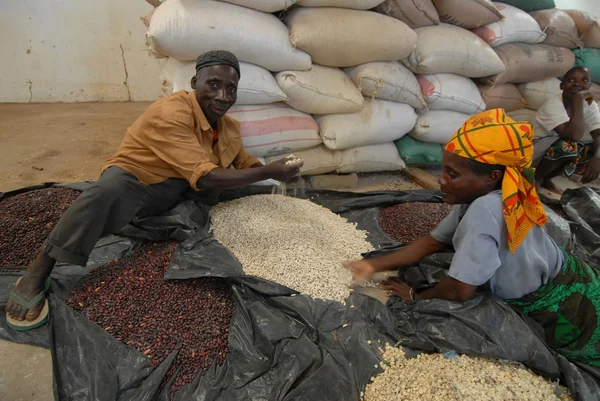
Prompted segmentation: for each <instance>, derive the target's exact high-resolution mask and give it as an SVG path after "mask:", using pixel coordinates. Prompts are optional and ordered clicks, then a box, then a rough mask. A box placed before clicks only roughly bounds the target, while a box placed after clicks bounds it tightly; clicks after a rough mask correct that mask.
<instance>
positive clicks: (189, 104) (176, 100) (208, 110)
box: [6, 51, 302, 331]
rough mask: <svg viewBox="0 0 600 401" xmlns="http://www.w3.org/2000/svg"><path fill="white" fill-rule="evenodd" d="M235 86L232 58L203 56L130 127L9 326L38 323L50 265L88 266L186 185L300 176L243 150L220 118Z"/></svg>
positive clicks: (19, 289)
mask: <svg viewBox="0 0 600 401" xmlns="http://www.w3.org/2000/svg"><path fill="white" fill-rule="evenodd" d="M239 80H240V66H239V62H238V59H237V58H236V56H235V55H233V54H232V53H229V52H227V51H211V52H208V53H205V54H203V55H201V56H200V57H198V59H197V61H196V75H195V76H194V77H192V81H191V84H192V88H193V89H194V91H193V92H191V93H188V92H186V91H180V92H176V93H173V94H171V95H169V96H166V97H163V98H161V99H159V100H158V101H156V102H154V103H153V104H152V105H150V107H149V108H148V109H147V110H146V111H145V112H144V114H142V116H141V117H139V118H138V119H137V120H136V121H135V122H134V123H133V125H132V126H131V127H129V129H128V130H127V133H126V135H125V138H124V139H123V142H122V143H121V146H120V148H119V150H118V152H117V153H116V154H115V155H114V156H113V157H112V158H111V159H109V160H108V161H107V162H106V164H105V165H104V167H103V169H102V174H101V176H100V178H99V179H98V181H97V182H95V183H94V184H92V186H91V187H90V188H89V189H86V190H85V191H83V193H82V194H81V195H80V196H79V198H78V199H77V200H76V201H75V202H73V204H72V205H71V206H70V207H69V209H67V211H66V212H65V213H64V214H63V216H62V217H61V218H60V220H59V221H58V223H57V224H56V227H54V229H53V230H52V232H51V233H50V236H49V237H48V239H47V240H46V241H45V243H44V245H43V247H42V249H41V251H40V253H39V254H38V255H37V257H36V259H35V260H34V261H33V262H32V263H31V264H30V265H29V266H28V267H27V269H26V270H25V273H24V275H23V277H22V278H21V279H20V280H19V281H17V284H16V287H15V288H14V289H13V290H12V291H11V293H10V298H9V301H8V304H7V305H6V318H7V321H8V324H9V326H10V327H11V328H13V329H15V330H19V331H26V330H30V329H33V328H36V327H39V326H41V325H43V324H44V323H45V322H46V321H47V320H48V301H47V300H46V297H45V293H46V292H47V290H48V287H49V283H50V281H49V276H50V272H51V271H52V269H53V267H54V264H55V263H56V262H57V261H60V262H65V263H69V264H74V265H80V266H85V265H86V263H87V261H88V257H89V255H90V253H91V252H92V250H93V248H94V246H95V244H96V242H97V241H98V239H100V238H101V237H103V236H106V235H108V234H110V233H113V232H115V231H117V230H119V229H120V228H122V227H123V226H125V225H126V224H128V223H129V222H130V221H131V220H132V219H133V218H134V217H136V216H137V217H142V216H152V215H159V214H162V213H164V212H166V211H168V210H170V209H171V208H172V207H173V206H175V204H176V203H177V202H178V200H179V199H180V197H181V196H182V194H183V193H184V192H185V191H187V190H188V189H189V188H190V187H191V188H192V189H193V190H195V191H199V190H215V189H225V188H238V187H242V186H245V185H248V184H252V183H255V182H258V181H262V180H266V179H271V178H272V179H275V180H281V181H287V180H289V179H290V178H292V177H293V176H294V175H296V174H297V173H298V171H299V169H300V167H301V166H302V161H301V160H299V159H298V160H295V161H294V162H292V163H290V162H288V163H286V161H287V158H286V159H282V160H279V161H276V162H274V163H271V164H269V165H266V166H263V165H262V163H261V162H260V161H259V160H257V159H256V158H254V157H252V156H250V155H249V154H248V153H247V152H246V151H245V150H244V147H243V145H242V139H241V137H240V124H239V123H238V122H237V121H236V120H234V119H233V118H231V117H229V116H226V115H225V113H226V112H227V111H228V110H229V108H230V107H231V106H232V105H233V104H234V103H235V101H236V98H237V87H238V82H239ZM230 166H233V167H234V168H235V169H230V168H229V167H230Z"/></svg>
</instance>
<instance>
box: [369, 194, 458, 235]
mask: <svg viewBox="0 0 600 401" xmlns="http://www.w3.org/2000/svg"><path fill="white" fill-rule="evenodd" d="M450 210H452V206H450V205H447V204H445V203H427V202H409V203H401V204H399V205H394V206H390V207H386V208H383V209H381V210H380V212H379V227H381V229H382V230H383V232H384V233H386V234H387V236H388V237H390V238H391V239H393V240H394V241H396V242H402V243H407V242H411V241H414V240H416V239H417V238H420V237H423V236H425V235H428V234H429V233H431V231H432V230H433V229H434V228H435V227H436V226H437V225H438V224H439V222H440V221H442V220H443V219H444V217H446V216H447V215H448V213H450Z"/></svg>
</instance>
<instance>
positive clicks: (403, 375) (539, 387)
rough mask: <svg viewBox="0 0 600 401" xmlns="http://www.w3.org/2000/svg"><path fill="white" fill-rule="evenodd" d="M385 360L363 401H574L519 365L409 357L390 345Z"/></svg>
mask: <svg viewBox="0 0 600 401" xmlns="http://www.w3.org/2000/svg"><path fill="white" fill-rule="evenodd" d="M383 359H384V362H382V363H381V367H382V368H383V372H381V373H380V374H379V375H378V376H377V377H374V378H371V381H372V382H371V383H369V384H368V385H367V388H366V389H365V392H364V395H363V398H362V399H363V401H380V400H381V401H384V400H385V401H389V400H395V401H404V400H406V401H409V400H410V401H413V400H415V401H418V400H427V401H451V400H457V401H458V400H478V401H497V400H514V401H539V400H545V401H550V400H555V401H558V400H561V401H567V400H573V398H572V397H571V395H570V394H569V393H568V390H567V389H566V388H564V387H559V386H557V385H555V384H554V383H552V382H551V381H549V380H546V379H544V378H543V377H540V376H536V375H535V374H534V373H533V372H531V371H530V370H529V369H526V368H524V367H522V366H521V365H519V364H514V363H509V362H508V363H507V362H500V361H494V360H490V359H484V358H476V357H470V356H466V355H461V356H458V357H454V358H448V359H446V358H444V356H443V355H441V354H421V355H419V356H417V357H415V358H408V359H407V358H405V357H404V352H403V351H402V349H400V348H395V347H392V346H390V345H387V346H386V348H385V352H384V353H383ZM557 394H558V395H557Z"/></svg>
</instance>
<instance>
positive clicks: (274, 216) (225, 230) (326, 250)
mask: <svg viewBox="0 0 600 401" xmlns="http://www.w3.org/2000/svg"><path fill="white" fill-rule="evenodd" d="M211 218H212V229H213V233H214V236H215V238H216V239H217V240H219V241H220V242H221V243H222V244H223V245H225V246H226V247H227V248H228V249H229V250H230V251H231V252H232V253H233V254H234V255H235V256H236V257H237V259H238V260H239V261H240V263H241V264H242V266H243V268H244V271H245V273H246V274H250V275H253V276H258V277H262V278H265V279H267V280H271V281H274V282H276V283H279V284H282V285H285V286H287V287H289V288H292V289H294V290H297V291H299V292H301V293H305V294H308V295H310V296H312V297H314V298H321V299H329V300H335V301H340V302H343V301H344V300H345V299H346V298H347V297H348V295H349V294H350V283H351V281H352V274H351V272H350V271H349V270H347V269H345V268H344V267H343V262H348V261H352V260H357V259H360V258H361V253H363V252H367V251H370V250H372V249H373V247H372V246H371V244H370V243H369V242H368V241H367V240H366V238H367V233H366V231H361V230H357V229H356V224H354V223H349V222H348V221H347V220H346V219H344V218H343V217H341V216H338V215H337V214H335V213H333V212H331V211H330V210H329V209H326V208H324V207H322V206H319V205H317V204H315V203H312V202H310V201H308V200H303V199H297V198H291V197H285V196H281V195H255V196H248V197H245V198H240V199H236V200H233V201H231V202H226V203H221V204H218V205H216V206H215V207H213V208H212V211H211Z"/></svg>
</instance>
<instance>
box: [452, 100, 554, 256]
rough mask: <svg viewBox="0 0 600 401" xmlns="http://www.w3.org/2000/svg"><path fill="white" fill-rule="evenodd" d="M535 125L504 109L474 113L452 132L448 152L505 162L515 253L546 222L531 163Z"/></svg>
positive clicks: (505, 201) (506, 207)
mask: <svg viewBox="0 0 600 401" xmlns="http://www.w3.org/2000/svg"><path fill="white" fill-rule="evenodd" d="M532 140H533V127H532V126H531V124H529V123H527V122H516V121H514V120H513V119H511V118H510V117H507V116H506V114H505V113H504V110H503V109H494V110H488V111H484V112H483V113H480V114H477V115H476V116H473V117H472V118H470V119H469V120H467V122H466V123H465V124H464V125H463V126H462V127H461V128H460V129H459V130H458V131H457V132H456V133H455V134H454V135H453V136H452V138H451V139H450V142H448V144H447V145H446V150H447V151H448V152H451V153H454V154H455V155H458V156H460V157H464V158H467V159H471V160H474V161H477V162H480V163H485V164H500V165H502V166H506V172H505V173H504V178H503V179H502V211H503V213H504V220H505V221H506V227H507V229H508V246H509V247H510V250H511V252H512V253H514V252H515V251H516V250H517V248H518V247H519V245H521V243H522V242H523V240H524V239H525V237H526V236H527V233H529V231H530V230H531V229H532V228H533V227H534V226H535V225H538V226H543V225H544V224H546V213H545V212H544V208H543V206H542V203H541V202H540V199H539V197H538V195H537V191H536V190H535V181H534V173H535V169H534V168H532V167H531V157H532V156H533V144H532V142H531V141H532Z"/></svg>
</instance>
